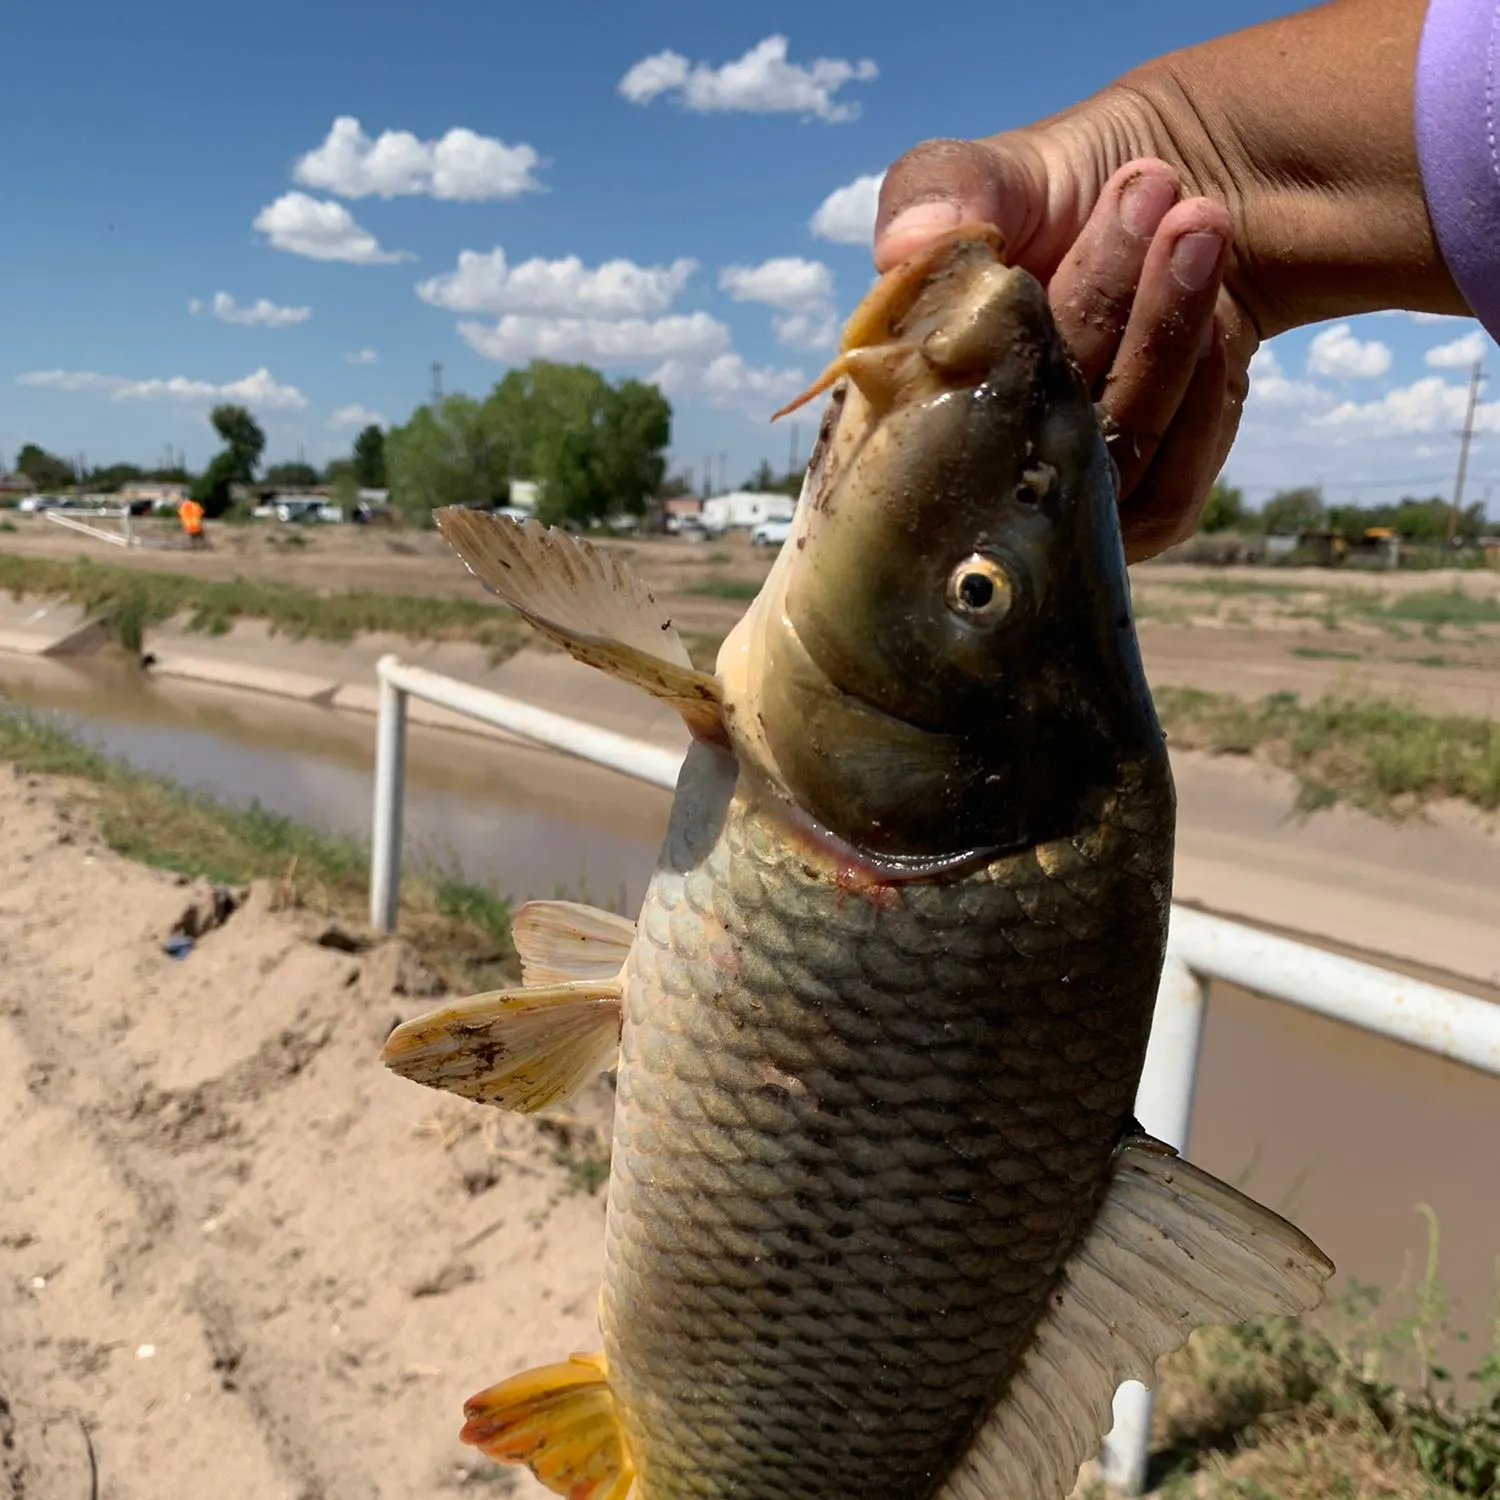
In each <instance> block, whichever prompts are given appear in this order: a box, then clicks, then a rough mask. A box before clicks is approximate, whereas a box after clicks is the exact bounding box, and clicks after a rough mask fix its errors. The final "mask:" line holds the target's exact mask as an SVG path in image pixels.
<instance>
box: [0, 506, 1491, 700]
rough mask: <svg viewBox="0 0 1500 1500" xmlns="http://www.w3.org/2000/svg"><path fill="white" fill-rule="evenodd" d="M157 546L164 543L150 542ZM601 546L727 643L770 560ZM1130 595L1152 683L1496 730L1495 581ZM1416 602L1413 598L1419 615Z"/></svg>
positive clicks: (260, 547) (330, 588)
mask: <svg viewBox="0 0 1500 1500" xmlns="http://www.w3.org/2000/svg"><path fill="white" fill-rule="evenodd" d="M12 524H13V525H14V526H15V527H16V529H15V530H14V531H13V532H8V533H6V534H5V535H3V536H0V551H3V552H12V553H16V554H18V555H25V556H38V557H54V558H85V557H86V558H91V559H93V560H95V561H97V562H102V563H108V564H112V565H116V566H124V567H130V568H140V569H144V570H147V571H182V572H190V573H193V574H197V575H199V576H203V577H209V578H218V579H232V578H236V577H242V578H247V579H252V580H274V581H280V582H284V583H289V584H293V585H295V586H297V587H300V588H305V589H311V590H314V591H318V592H324V593H338V592H343V591H347V590H368V591H370V592H375V593H386V594H393V595H412V596H439V597H443V596H446V597H454V596H464V597H473V598H485V597H487V596H486V595H485V594H484V593H483V591H482V589H481V588H480V586H479V584H478V583H477V582H476V581H475V580H474V579H473V578H472V577H471V576H470V575H469V574H468V572H467V571H466V570H465V569H464V568H463V567H462V566H461V565H460V564H459V563H458V562H457V560H456V559H455V558H454V556H453V554H452V552H451V550H450V549H449V548H448V546H447V544H446V543H445V542H444V541H443V540H442V538H441V537H439V536H438V535H437V534H436V533H435V532H430V531H429V532H424V531H411V530H402V531H391V530H388V529H386V528H382V527H363V526H328V527H322V528H319V527H295V526H282V525H279V524H277V523H275V522H259V523H254V524H246V525H233V526H231V525H220V526H216V527H213V528H212V532H213V549H212V550H211V551H209V552H203V553H190V552H187V551H184V550H180V549H177V550H173V549H167V548H136V549H132V550H128V551H127V550H125V549H122V548H113V547H107V546H105V545H104V544H102V543H99V542H96V541H91V540H89V539H88V538H85V537H82V536H80V535H78V534H77V533H76V532H71V531H65V530H63V529H61V528H60V527H57V526H54V525H51V524H49V523H47V522H46V521H45V520H43V519H41V518H36V517H28V516H20V517H17V518H16V519H15V521H14V522H13V523H12ZM169 538H170V530H169V529H164V530H163V534H162V538H161V539H163V540H166V539H169ZM603 545H605V546H607V547H610V548H614V549H617V550H619V551H621V552H623V553H625V554H626V555H628V557H629V558H630V561H631V563H632V565H633V566H634V567H635V568H636V569H638V570H639V572H640V573H641V574H642V576H643V577H644V578H645V580H646V582H647V583H648V585H649V586H650V587H651V589H652V591H653V592H654V593H655V594H656V596H657V598H658V599H661V600H662V601H663V602H664V603H665V604H666V606H667V608H668V610H669V612H670V613H671V615H672V618H673V619H674V620H675V621H676V622H677V624H679V625H680V626H681V627H683V628H684V629H686V630H690V631H703V632H712V633H718V634H722V633H723V632H724V631H727V630H728V629H729V627H730V626H731V625H733V623H734V622H735V620H737V619H738V618H739V617H740V615H741V614H742V613H743V612H744V609H745V605H746V601H747V599H748V597H749V595H750V594H751V593H753V591H754V589H755V587H756V586H757V585H758V584H759V582H760V580H761V579H762V578H764V576H765V573H766V570H767V568H768V567H769V565H770V557H769V555H768V554H767V553H766V552H764V551H758V550H756V549H754V548H752V547H751V546H750V545H749V542H748V541H747V540H746V539H745V538H744V537H743V536H734V537H727V538H723V539H720V540H718V541H715V542H698V543H690V542H684V541H679V540H677V539H675V538H641V539H630V540H618V541H606V542H604V543H603ZM1132 587H1133V590H1134V595H1135V601H1136V609H1137V614H1138V616H1139V620H1140V633H1141V645H1142V650H1143V652H1144V654H1145V660H1146V668H1147V672H1148V674H1149V676H1150V679H1151V681H1152V683H1153V684H1163V685H1172V686H1184V687H1200V688H1206V689H1211V690H1213V691H1216V692H1231V693H1237V694H1239V695H1241V696H1243V697H1260V696H1263V695H1264V694H1266V693H1270V692H1276V691H1292V692H1297V693H1300V694H1302V695H1303V696H1304V697H1308V698H1315V697H1317V696H1318V695H1320V694H1322V693H1324V692H1328V691H1330V690H1339V691H1350V690H1352V691H1356V692H1375V693H1380V694H1383V695H1385V696H1394V697H1398V698H1404V699H1408V700H1410V701H1412V702H1414V703H1418V704H1421V705H1422V706H1424V707H1426V708H1428V709H1431V710H1433V711H1436V712H1451V713H1465V714H1473V715H1476V716H1479V717H1500V571H1494V570H1491V571H1469V572H1464V573H1441V574H1438V573H1422V572H1408V573H1399V574H1394V575H1387V574H1383V573H1363V572H1344V571H1329V570H1324V569H1312V568H1298V569H1289V568H1235V569H1222V568H1205V567H1189V566H1182V565H1166V564H1160V565H1156V564H1149V565H1145V566H1142V567H1138V568H1136V569H1134V570H1133V573H1132ZM1454 591H1458V592H1460V593H1461V594H1462V595H1463V596H1465V598H1466V599H1468V600H1470V601H1473V604H1472V605H1471V607H1470V609H1469V611H1468V614H1469V615H1471V616H1473V617H1472V618H1464V617H1460V618H1458V619H1445V618H1443V616H1444V614H1445V611H1443V610H1442V609H1441V608H1438V609H1437V610H1436V611H1435V613H1436V615H1437V616H1438V618H1435V619H1434V618H1430V617H1427V615H1429V614H1431V613H1432V612H1431V611H1429V612H1427V613H1426V614H1424V611H1423V610H1422V609H1421V608H1420V607H1418V606H1420V604H1421V603H1422V601H1423V600H1426V601H1427V602H1428V603H1430V602H1431V599H1432V596H1434V595H1437V596H1440V597H1439V598H1438V604H1439V605H1441V604H1442V601H1443V599H1445V598H1447V597H1448V596H1450V595H1451V594H1452V593H1453V592H1454ZM1413 596H1420V598H1418V600H1417V604H1416V605H1413V604H1412V598H1413ZM1448 613H1452V611H1449V612H1448ZM1462 613H1463V612H1460V615H1461V616H1462ZM1491 615H1492V616H1493V618H1490V616H1491ZM277 655H278V656H279V657H282V647H281V646H280V645H279V646H278V650H277ZM282 659H283V664H284V665H285V664H290V662H289V661H288V660H287V659H286V658H285V657H282Z"/></svg>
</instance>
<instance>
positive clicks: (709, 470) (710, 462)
mask: <svg viewBox="0 0 1500 1500" xmlns="http://www.w3.org/2000/svg"><path fill="white" fill-rule="evenodd" d="M713 492H714V456H713V454H712V453H710V454H709V455H708V457H707V458H705V459H704V460H703V498H704V499H705V500H708V499H711V498H712V496H713Z"/></svg>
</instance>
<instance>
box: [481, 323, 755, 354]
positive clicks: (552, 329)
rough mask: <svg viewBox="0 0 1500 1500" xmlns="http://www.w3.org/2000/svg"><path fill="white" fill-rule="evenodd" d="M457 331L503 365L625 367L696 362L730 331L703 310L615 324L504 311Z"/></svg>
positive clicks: (716, 349)
mask: <svg viewBox="0 0 1500 1500" xmlns="http://www.w3.org/2000/svg"><path fill="white" fill-rule="evenodd" d="M458 331H459V332H460V333H461V334H462V335H463V336H464V338H466V339H467V340H468V341H469V343H470V344H471V345H472V346H473V347H474V348H475V349H476V350H477V351H478V352H479V353H480V354H483V355H485V356H486V357H488V358H489V359H495V360H499V361H500V362H501V363H502V364H525V363H527V362H528V361H529V360H533V359H555V360H562V361H579V362H582V363H586V364H593V365H629V364H636V363H639V362H641V361H643V360H651V359H666V360H670V359H681V360H694V361H700V362H701V361H705V360H709V359H712V358H714V357H715V356H716V355H718V354H721V353H723V352H724V351H725V350H726V349H727V348H728V346H729V330H728V329H727V328H726V327H725V326H724V325H723V324H722V323H720V322H719V321H718V320H717V319H716V318H711V317H709V315H708V314H707V313H704V312H695V313H689V314H686V315H681V314H677V315H673V316H672V317H668V318H657V319H654V320H647V319H645V318H624V319H621V320H620V321H618V322H609V321H606V320H604V319H600V318H537V317H528V316H525V315H522V314H517V313H507V314H506V315H505V316H504V317H503V318H501V319H500V321H499V322H498V323H496V324H494V325H493V326H490V325H488V324H484V323H460V324H459V325H458Z"/></svg>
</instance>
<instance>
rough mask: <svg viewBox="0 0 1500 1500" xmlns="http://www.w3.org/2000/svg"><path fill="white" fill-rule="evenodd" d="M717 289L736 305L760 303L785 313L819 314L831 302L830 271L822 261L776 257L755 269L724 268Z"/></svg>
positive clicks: (754, 267) (753, 267) (790, 256)
mask: <svg viewBox="0 0 1500 1500" xmlns="http://www.w3.org/2000/svg"><path fill="white" fill-rule="evenodd" d="M719 289H720V290H721V291H725V292H728V293H729V295H730V296H731V297H733V298H734V300H735V301H736V302H763V303H764V304H765V305H766V306H767V307H774V308H777V309H778V310H779V311H781V312H787V313H812V312H818V311H820V310H821V309H822V308H825V307H827V306H828V304H829V303H830V302H831V301H832V300H833V272H832V271H830V270H829V269H828V267H827V266H825V265H824V264H823V263H822V262H821V261H817V260H803V259H801V258H800V257H798V256H795V255H783V256H778V257H776V258H775V259H773V260H767V261H762V262H761V263H760V265H758V266H725V268H724V269H723V270H722V271H720V272H719Z"/></svg>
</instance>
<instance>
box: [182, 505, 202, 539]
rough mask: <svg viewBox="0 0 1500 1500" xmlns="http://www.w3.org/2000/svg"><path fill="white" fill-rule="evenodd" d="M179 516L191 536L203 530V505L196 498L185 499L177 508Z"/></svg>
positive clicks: (183, 526) (183, 527)
mask: <svg viewBox="0 0 1500 1500" xmlns="http://www.w3.org/2000/svg"><path fill="white" fill-rule="evenodd" d="M177 517H178V519H179V520H180V521H181V522H182V529H183V530H184V531H185V532H187V534H188V535H189V536H197V535H198V533H199V532H200V531H202V530H203V507H202V506H201V505H199V504H198V502H197V501H196V500H184V501H183V502H182V504H181V505H180V506H178V508H177Z"/></svg>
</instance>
